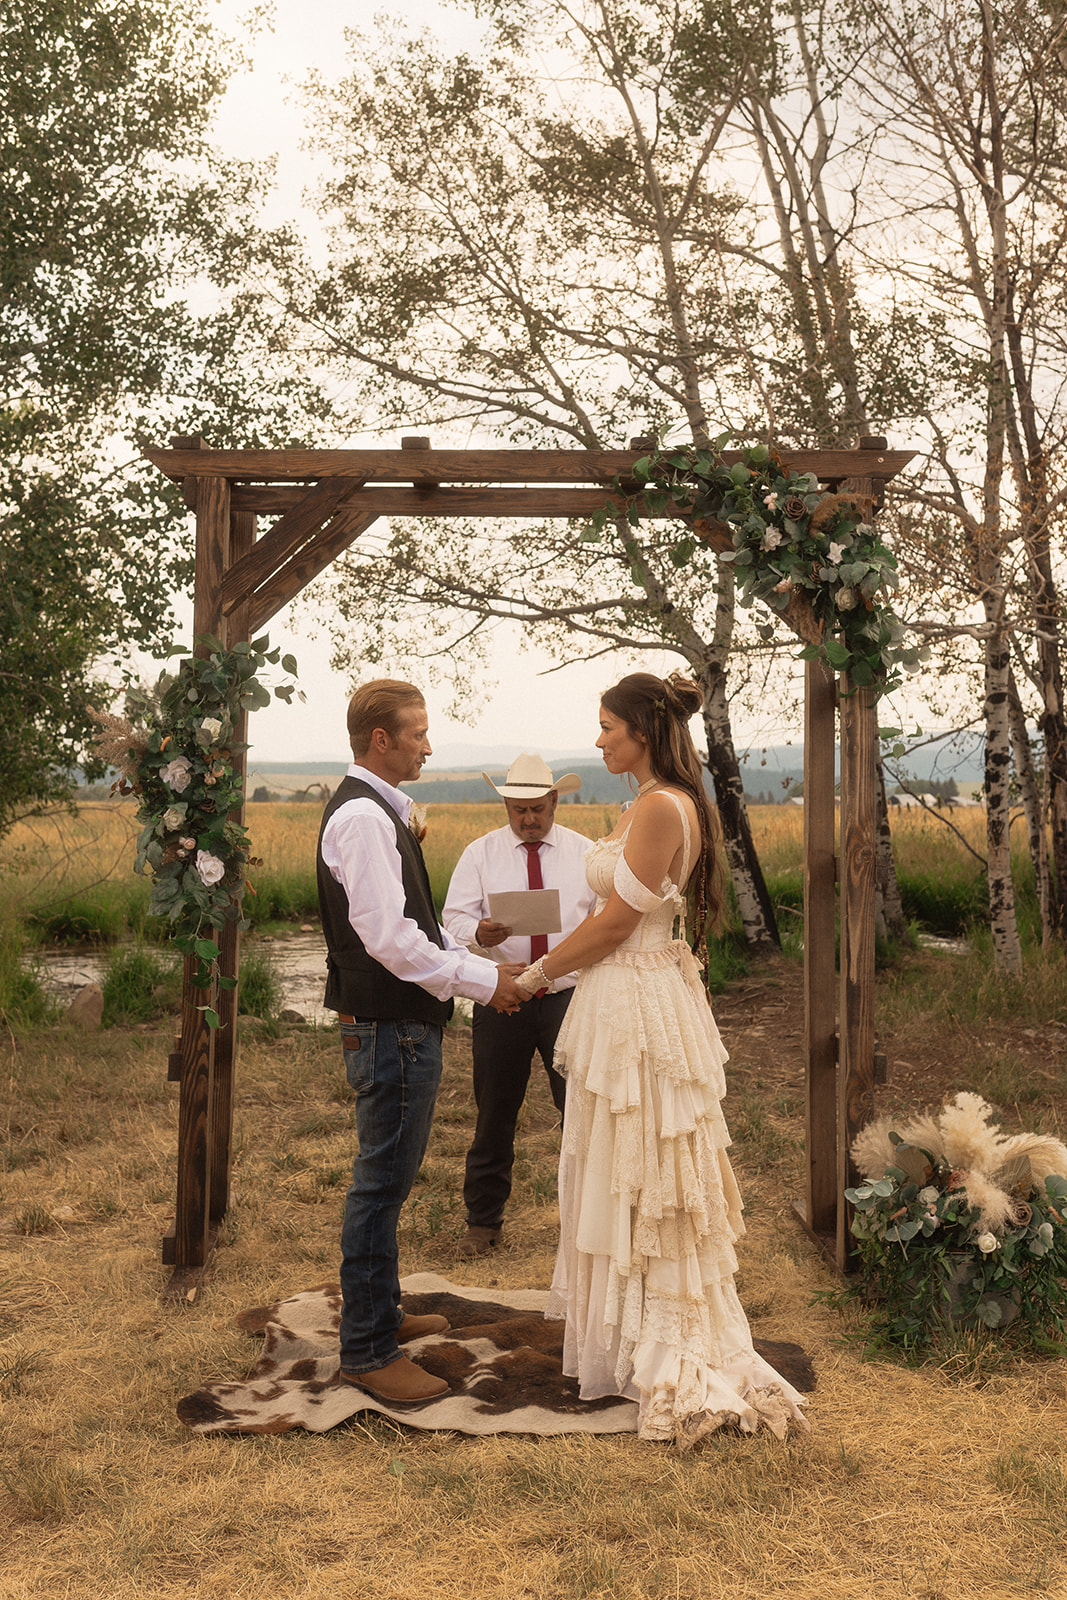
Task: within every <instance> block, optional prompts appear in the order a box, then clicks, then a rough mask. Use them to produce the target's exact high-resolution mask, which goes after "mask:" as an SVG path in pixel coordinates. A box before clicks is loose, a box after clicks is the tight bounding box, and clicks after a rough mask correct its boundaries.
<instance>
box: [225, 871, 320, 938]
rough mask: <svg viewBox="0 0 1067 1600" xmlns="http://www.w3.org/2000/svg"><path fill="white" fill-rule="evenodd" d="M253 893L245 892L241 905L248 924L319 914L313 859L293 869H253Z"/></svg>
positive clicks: (254, 925)
mask: <svg viewBox="0 0 1067 1600" xmlns="http://www.w3.org/2000/svg"><path fill="white" fill-rule="evenodd" d="M252 879H253V883H254V893H246V894H245V897H244V900H243V901H242V902H241V905H242V909H243V910H244V913H245V915H246V916H247V918H248V920H249V922H250V924H251V925H252V927H254V928H255V927H260V926H262V924H264V923H268V922H302V921H306V920H307V919H308V917H317V916H318V914H319V895H318V887H317V884H316V881H315V867H314V861H312V865H311V866H310V867H308V868H301V869H297V870H294V871H282V872H278V871H273V872H268V871H261V872H259V873H253V875H252Z"/></svg>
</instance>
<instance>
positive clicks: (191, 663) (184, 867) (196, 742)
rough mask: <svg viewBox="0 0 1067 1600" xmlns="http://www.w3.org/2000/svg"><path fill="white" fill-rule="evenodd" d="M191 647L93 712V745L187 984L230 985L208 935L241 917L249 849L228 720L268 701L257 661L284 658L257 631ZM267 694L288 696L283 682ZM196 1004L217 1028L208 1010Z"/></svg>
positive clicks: (289, 669)
mask: <svg viewBox="0 0 1067 1600" xmlns="http://www.w3.org/2000/svg"><path fill="white" fill-rule="evenodd" d="M196 646H197V647H198V648H199V649H200V650H201V651H202V654H200V655H196V656H190V657H188V658H186V659H185V660H183V661H182V662H181V663H180V664H179V666H178V669H177V671H176V672H174V673H170V672H166V671H164V672H163V673H161V674H160V677H159V680H158V682H157V683H156V685H155V686H154V688H152V689H144V688H142V687H140V686H137V685H131V686H130V687H129V688H128V690H127V694H126V715H125V716H124V717H119V716H115V715H114V714H112V713H109V712H104V713H100V712H95V713H94V714H93V715H94V717H95V720H96V722H97V724H98V725H99V727H100V734H99V735H98V737H97V740H96V748H97V751H98V752H99V754H100V756H101V758H102V759H103V760H104V761H106V762H107V763H108V765H109V766H112V767H114V768H116V769H117V771H118V774H119V776H118V778H117V779H116V781H115V784H114V786H113V790H114V791H117V792H118V793H120V794H134V795H136V796H137V801H138V804H137V820H138V822H139V823H140V824H141V832H140V835H139V837H138V840H137V856H136V860H135V862H134V870H135V871H136V872H140V873H145V872H147V873H149V874H150V875H151V877H152V893H151V897H150V899H149V903H148V911H149V915H151V916H158V917H164V918H166V920H167V921H168V922H169V923H170V925H171V930H172V932H171V936H172V938H173V941H174V943H175V945H176V946H177V948H178V949H179V950H180V951H182V952H183V954H185V955H193V956H196V958H197V965H196V969H195V974H194V978H193V981H194V983H196V984H197V985H198V987H201V988H205V989H206V988H209V987H210V986H211V985H212V983H214V982H216V981H217V982H219V983H220V984H221V985H222V986H223V987H232V986H233V982H234V980H233V979H232V978H225V977H219V975H218V967H217V963H218V956H219V947H218V944H217V942H216V940H215V937H214V935H215V934H216V933H217V932H218V931H219V930H220V929H221V928H222V926H223V924H224V923H225V922H226V921H227V919H230V920H236V921H237V923H238V925H239V926H240V927H242V928H244V927H247V925H248V919H247V918H246V917H245V916H244V915H243V913H242V909H241V902H242V899H243V897H244V893H245V890H246V888H248V887H249V885H248V881H247V876H246V871H247V867H248V865H249V863H250V860H251V850H250V842H249V837H248V830H247V829H246V828H245V826H244V824H243V823H241V822H239V821H238V820H237V818H236V815H235V813H237V812H238V811H239V810H240V807H241V806H242V804H243V803H244V782H243V778H242V776H241V773H240V771H239V769H238V765H237V763H236V761H235V757H236V756H238V755H239V754H240V752H242V751H243V750H245V749H247V745H246V744H244V743H243V742H238V741H237V739H236V729H237V725H238V722H239V720H240V717H241V715H242V713H244V712H247V711H255V710H257V709H258V708H260V707H262V706H265V705H269V704H270V701H271V690H270V689H268V688H267V686H266V685H265V684H263V683H262V682H261V681H260V678H259V674H260V672H261V671H262V669H263V668H264V666H266V665H267V664H271V665H275V664H278V663H279V662H280V664H281V667H282V670H283V672H286V673H288V674H289V675H290V676H292V675H294V674H295V673H296V661H295V660H294V658H293V657H292V656H289V655H286V656H283V655H282V654H281V652H280V651H279V650H270V649H269V648H268V646H269V640H268V639H267V638H266V636H264V637H263V638H261V639H256V640H254V641H253V642H252V643H251V644H247V643H239V644H236V645H234V647H233V648H232V649H231V650H227V649H225V648H224V647H223V646H222V644H221V643H220V642H219V640H218V639H215V638H212V637H210V636H207V635H205V636H203V637H202V638H198V639H197V640H196ZM273 693H274V695H275V696H277V697H278V698H279V699H281V700H285V701H286V702H288V701H289V700H290V699H291V697H292V694H293V685H292V684H289V683H284V684H281V685H278V686H277V687H275V688H274V690H273ZM301 698H303V696H301ZM203 1009H204V1011H205V1013H206V1016H207V1021H208V1023H209V1024H210V1025H211V1026H212V1027H217V1026H218V1016H217V1013H216V1012H215V1011H214V1010H213V1009H212V1008H211V1007H207V1006H205V1007H204V1008H203Z"/></svg>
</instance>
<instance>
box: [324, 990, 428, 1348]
mask: <svg viewBox="0 0 1067 1600" xmlns="http://www.w3.org/2000/svg"><path fill="white" fill-rule="evenodd" d="M341 1048H342V1050H343V1052H344V1058H345V1071H346V1072H347V1074H348V1081H349V1083H350V1084H351V1085H352V1088H353V1089H354V1090H355V1091H356V1132H357V1134H358V1136H359V1154H358V1155H357V1156H356V1159H355V1161H354V1162H353V1165H352V1187H351V1188H350V1189H349V1191H348V1194H347V1196H346V1199H345V1214H344V1221H343V1222H342V1224H341V1295H342V1300H343V1304H342V1307H341V1367H342V1370H343V1371H345V1372H374V1371H375V1370H376V1369H377V1368H378V1367H384V1366H387V1365H388V1363H389V1362H390V1361H394V1360H395V1359H396V1357H397V1356H398V1355H399V1354H400V1346H399V1345H398V1344H397V1339H396V1333H397V1329H398V1328H399V1326H400V1324H401V1322H402V1320H403V1311H402V1310H401V1306H400V1274H399V1258H398V1250H397V1242H396V1230H397V1224H398V1222H399V1220H400V1212H401V1209H402V1207H403V1205H404V1201H405V1200H406V1199H407V1197H408V1195H409V1194H410V1193H411V1186H412V1184H413V1183H414V1182H415V1178H416V1176H417V1174H418V1170H419V1167H420V1166H421V1165H422V1158H423V1156H424V1155H425V1154H426V1146H427V1143H428V1142H429V1138H430V1126H431V1124H432V1122H433V1110H434V1102H435V1101H436V1099H437V1089H438V1085H439V1084H440V1082H441V1029H440V1027H439V1026H438V1025H437V1024H436V1023H433V1022H393V1021H380V1020H374V1019H370V1020H364V1019H362V1018H359V1017H357V1018H356V1020H355V1022H354V1023H353V1024H349V1023H347V1022H342V1024H341Z"/></svg>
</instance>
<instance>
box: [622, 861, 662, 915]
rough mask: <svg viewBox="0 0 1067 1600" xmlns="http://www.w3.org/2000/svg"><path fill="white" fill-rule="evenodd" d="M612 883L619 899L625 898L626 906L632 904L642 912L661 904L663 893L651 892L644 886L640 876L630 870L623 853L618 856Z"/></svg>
mask: <svg viewBox="0 0 1067 1600" xmlns="http://www.w3.org/2000/svg"><path fill="white" fill-rule="evenodd" d="M614 883H615V892H616V894H617V895H618V896H619V898H620V899H621V900H625V901H626V904H627V905H628V906H632V907H633V909H634V910H635V911H640V912H641V913H642V914H644V913H645V912H648V911H654V910H655V909H656V907H657V906H659V905H662V904H663V899H664V897H663V895H661V894H653V892H652V890H651V889H646V888H645V885H644V884H643V883H642V882H641V880H640V878H639V877H637V876H636V874H635V873H633V872H632V871H631V870H630V867H629V866H628V865H627V862H626V857H625V856H624V855H620V856H619V860H618V865H617V866H616V868H615V879H614Z"/></svg>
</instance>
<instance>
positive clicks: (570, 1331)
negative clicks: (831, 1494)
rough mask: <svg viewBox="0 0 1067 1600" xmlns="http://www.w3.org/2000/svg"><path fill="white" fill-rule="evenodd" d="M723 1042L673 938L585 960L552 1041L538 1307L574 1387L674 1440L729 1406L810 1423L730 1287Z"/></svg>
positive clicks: (733, 1232) (730, 1184)
mask: <svg viewBox="0 0 1067 1600" xmlns="http://www.w3.org/2000/svg"><path fill="white" fill-rule="evenodd" d="M725 1060H726V1051H725V1050H724V1048H723V1045H722V1041H721V1039H720V1038H719V1031H718V1028H717V1027H716V1026H715V1021H714V1018H713V1017H712V1014H711V1008H710V1006H709V1005H708V1002H707V999H706V996H705V993H704V989H703V986H702V984H701V981H700V975H699V972H698V971H697V967H696V963H695V962H694V960H693V957H692V954H691V952H690V951H689V948H688V946H687V945H685V944H684V943H682V942H674V943H671V944H668V945H665V946H662V947H660V948H658V949H654V950H648V951H632V952H627V951H617V952H616V953H615V954H614V955H613V956H610V957H608V958H607V959H606V960H604V961H602V962H599V963H598V964H597V965H596V966H593V967H588V968H586V969H585V971H584V972H583V973H582V974H581V976H580V978H579V982H578V986H577V989H576V992H575V995H574V999H573V1000H572V1002H571V1005H570V1008H569V1010H568V1012H567V1016H566V1019H565V1021H564V1024H563V1028H562V1029H561V1031H560V1035H559V1039H558V1041H557V1044H556V1065H557V1067H559V1068H560V1070H561V1071H563V1072H564V1073H565V1074H566V1077H567V1114H566V1122H565V1126H564V1131H563V1148H562V1153H561V1156H560V1173H559V1202H560V1219H561V1232H560V1245H559V1253H558V1256H557V1258H556V1268H555V1273H554V1275H553V1281H552V1292H551V1294H550V1296H549V1301H548V1307H547V1310H546V1315H547V1316H548V1317H552V1318H556V1319H565V1320H566V1330H565V1335H564V1347H563V1370H564V1372H566V1373H567V1374H568V1375H569V1376H571V1377H577V1378H578V1380H579V1386H580V1392H581V1395H582V1398H583V1399H585V1400H595V1399H599V1398H601V1397H602V1396H604V1395H614V1394H621V1395H626V1396H627V1397H629V1398H630V1399H634V1400H637V1401H639V1403H640V1421H639V1434H640V1436H641V1437H642V1438H644V1439H658V1440H675V1441H676V1442H677V1443H678V1444H679V1445H681V1446H682V1447H683V1448H685V1447H687V1446H688V1445H690V1444H692V1443H694V1442H695V1441H696V1439H698V1438H700V1437H702V1436H703V1435H704V1434H706V1433H709V1432H711V1431H712V1429H714V1428H717V1427H720V1426H722V1424H724V1423H727V1422H732V1423H735V1424H738V1425H739V1426H740V1427H741V1428H743V1429H745V1430H746V1431H749V1432H751V1431H754V1430H755V1429H756V1428H757V1427H758V1426H759V1425H760V1424H761V1423H762V1424H765V1425H766V1426H768V1427H770V1428H771V1429H772V1430H773V1432H774V1433H775V1434H777V1435H778V1437H779V1438H781V1437H782V1436H784V1434H785V1432H786V1429H787V1427H788V1424H789V1422H790V1421H791V1420H794V1421H798V1422H800V1423H801V1424H802V1425H803V1426H807V1424H806V1423H805V1421H804V1417H803V1414H802V1413H801V1411H800V1410H799V1409H798V1408H799V1407H800V1406H801V1405H802V1404H803V1397H802V1396H801V1395H800V1394H799V1393H798V1392H797V1391H796V1390H795V1389H794V1388H792V1386H791V1385H790V1384H788V1383H787V1382H786V1381H785V1379H783V1378H781V1377H780V1376H779V1375H778V1373H776V1372H775V1371H774V1369H773V1368H772V1367H771V1366H769V1365H768V1363H767V1362H766V1361H764V1360H763V1358H762V1357H761V1356H760V1355H758V1354H757V1353H756V1351H755V1350H754V1349H753V1347H752V1339H751V1335H750V1333H749V1328H748V1322H747V1320H746V1318H745V1314H744V1312H743V1311H742V1309H741V1305H740V1302H739V1301H738V1298H737V1293H736V1291H735V1289H734V1282H733V1278H734V1273H735V1272H736V1270H737V1258H736V1256H735V1254H734V1242H735V1240H736V1239H737V1238H738V1237H739V1236H740V1235H741V1234H742V1233H743V1232H744V1223H743V1222H742V1220H741V1197H740V1194H739V1192H738V1188H737V1183H736V1180H735V1178H734V1175H733V1170H732V1168H731V1166H730V1161H729V1158H728V1156H727V1154H726V1151H727V1146H728V1145H729V1143H730V1138H729V1134H728V1133H727V1131H726V1124H725V1122H724V1120H723V1115H722V1109H721V1106H720V1101H721V1099H722V1096H723V1094H724V1093H725V1089H726V1081H725V1077H724V1075H723V1063H724V1062H725Z"/></svg>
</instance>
